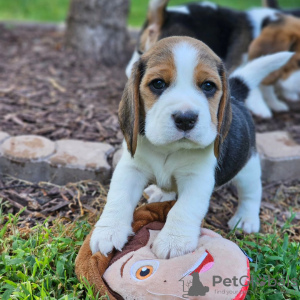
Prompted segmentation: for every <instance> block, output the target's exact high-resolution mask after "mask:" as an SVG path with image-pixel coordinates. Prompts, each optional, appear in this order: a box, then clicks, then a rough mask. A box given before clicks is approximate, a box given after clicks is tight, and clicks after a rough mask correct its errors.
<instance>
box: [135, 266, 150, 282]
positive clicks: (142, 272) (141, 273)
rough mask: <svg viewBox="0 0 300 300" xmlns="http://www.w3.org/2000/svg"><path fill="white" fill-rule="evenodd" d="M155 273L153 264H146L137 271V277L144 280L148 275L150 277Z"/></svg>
mask: <svg viewBox="0 0 300 300" xmlns="http://www.w3.org/2000/svg"><path fill="white" fill-rule="evenodd" d="M152 273H153V267H152V266H144V267H140V268H139V269H138V270H137V271H136V274H135V276H136V278H137V279H140V280H143V279H147V278H148V277H150V276H151V275H152Z"/></svg>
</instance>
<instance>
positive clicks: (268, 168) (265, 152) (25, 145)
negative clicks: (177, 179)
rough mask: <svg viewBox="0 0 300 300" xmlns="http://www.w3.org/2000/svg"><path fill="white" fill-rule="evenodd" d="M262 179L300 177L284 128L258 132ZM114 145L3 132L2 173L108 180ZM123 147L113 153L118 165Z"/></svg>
mask: <svg viewBox="0 0 300 300" xmlns="http://www.w3.org/2000/svg"><path fill="white" fill-rule="evenodd" d="M257 148H258V152H259V154H260V157H261V164H262V178H263V179H264V180H266V181H277V180H281V181H284V180H289V179H297V178H300V145H299V144H297V143H296V142H295V141H294V140H293V139H292V138H291V137H290V136H289V134H288V133H286V132H283V131H276V132H266V133H257ZM113 152H114V147H113V146H111V145H109V144H105V143H96V142H83V141H78V140H60V141H57V142H52V141H50V140H48V139H46V138H44V137H41V136H33V135H32V136H30V135H27V136H18V137H10V136H9V135H8V134H7V133H5V132H0V174H8V175H12V176H15V177H17V178H20V179H25V180H28V181H32V182H38V181H49V182H53V183H56V184H61V185H64V184H66V183H68V182H76V181H80V180H99V181H101V182H104V183H107V182H108V180H109V179H110V177H111V173H112V167H111V166H110V164H109V163H108V156H109V155H110V154H111V153H113ZM122 152H123V150H122V149H118V150H117V151H116V152H115V153H114V156H113V159H112V166H113V168H115V167H116V165H117V163H118V162H119V160H120V158H121V155H122Z"/></svg>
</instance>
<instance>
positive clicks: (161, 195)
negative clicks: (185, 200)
mask: <svg viewBox="0 0 300 300" xmlns="http://www.w3.org/2000/svg"><path fill="white" fill-rule="evenodd" d="M144 193H145V194H146V195H147V196H148V197H149V198H148V200H147V201H148V203H153V202H165V201H171V200H175V199H176V193H174V192H171V193H166V192H163V191H162V190H161V189H160V188H159V187H158V186H156V185H155V184H152V185H149V186H148V187H147V188H146V189H145V190H144Z"/></svg>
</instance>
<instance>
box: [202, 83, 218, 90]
mask: <svg viewBox="0 0 300 300" xmlns="http://www.w3.org/2000/svg"><path fill="white" fill-rule="evenodd" d="M201 89H202V90H203V91H204V92H207V93H212V92H214V91H215V90H216V85H215V84H214V83H213V82H211V81H205V82H203V83H202V85H201Z"/></svg>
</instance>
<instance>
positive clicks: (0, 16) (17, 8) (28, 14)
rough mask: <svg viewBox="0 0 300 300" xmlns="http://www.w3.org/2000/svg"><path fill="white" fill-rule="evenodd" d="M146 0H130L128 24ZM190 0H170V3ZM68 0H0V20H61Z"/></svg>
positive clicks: (298, 2) (231, 2)
mask: <svg viewBox="0 0 300 300" xmlns="http://www.w3.org/2000/svg"><path fill="white" fill-rule="evenodd" d="M148 2H149V1H148V0H131V11H130V16H129V25H131V26H141V25H142V23H143V21H144V19H145V16H146V11H147V6H148ZM188 2H192V1H191V0H171V1H170V5H178V4H182V3H188ZM213 2H215V3H217V4H219V5H224V6H229V7H233V8H236V9H246V8H249V7H252V6H261V0H215V1H213ZM279 3H280V4H281V5H282V6H283V7H300V0H284V1H283V0H279ZM68 7H69V0H0V20H31V21H44V22H61V21H63V20H65V18H66V15H67V11H68Z"/></svg>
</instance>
